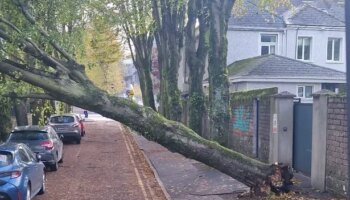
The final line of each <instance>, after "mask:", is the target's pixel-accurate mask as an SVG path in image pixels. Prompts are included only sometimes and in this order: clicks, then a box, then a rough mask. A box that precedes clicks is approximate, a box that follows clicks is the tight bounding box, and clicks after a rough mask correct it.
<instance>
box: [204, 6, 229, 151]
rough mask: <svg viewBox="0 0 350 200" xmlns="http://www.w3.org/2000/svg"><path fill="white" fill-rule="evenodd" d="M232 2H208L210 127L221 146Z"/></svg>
mask: <svg viewBox="0 0 350 200" xmlns="http://www.w3.org/2000/svg"><path fill="white" fill-rule="evenodd" d="M233 3H234V0H211V1H209V10H210V39H209V40H210V50H209V66H208V71H209V85H210V87H209V104H210V105H209V118H210V122H209V126H210V136H211V138H212V139H214V140H216V141H218V142H219V143H220V144H223V145H226V144H227V141H228V134H229V122H230V96H229V82H228V74H227V66H226V57H227V38H226V33H227V27H228V25H227V23H228V19H229V18H230V16H231V10H232V7H233Z"/></svg>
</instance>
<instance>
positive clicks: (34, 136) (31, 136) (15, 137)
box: [8, 131, 49, 141]
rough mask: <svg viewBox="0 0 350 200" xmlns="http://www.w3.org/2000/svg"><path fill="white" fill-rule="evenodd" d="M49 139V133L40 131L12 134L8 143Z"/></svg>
mask: <svg viewBox="0 0 350 200" xmlns="http://www.w3.org/2000/svg"><path fill="white" fill-rule="evenodd" d="M47 139H49V137H48V135H47V132H40V131H19V132H12V133H11V135H10V137H9V139H8V141H20V140H21V141H23V140H27V141H33V140H34V141H35V140H47Z"/></svg>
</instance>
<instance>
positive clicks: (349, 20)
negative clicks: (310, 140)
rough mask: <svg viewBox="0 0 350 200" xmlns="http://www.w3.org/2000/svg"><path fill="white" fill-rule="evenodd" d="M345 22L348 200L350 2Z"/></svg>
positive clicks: (346, 8)
mask: <svg viewBox="0 0 350 200" xmlns="http://www.w3.org/2000/svg"><path fill="white" fill-rule="evenodd" d="M345 22H346V96H347V98H346V99H347V100H346V101H347V102H346V103H347V116H348V117H347V127H348V129H347V136H348V187H347V189H346V194H347V199H348V200H350V192H349V186H350V176H349V174H350V136H349V127H350V118H349V116H350V107H349V105H350V2H349V1H345Z"/></svg>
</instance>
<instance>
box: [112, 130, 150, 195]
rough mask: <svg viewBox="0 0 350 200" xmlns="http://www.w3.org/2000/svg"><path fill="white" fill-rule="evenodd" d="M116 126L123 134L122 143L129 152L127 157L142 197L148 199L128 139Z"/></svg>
mask: <svg viewBox="0 0 350 200" xmlns="http://www.w3.org/2000/svg"><path fill="white" fill-rule="evenodd" d="M118 127H119V130H120V132H121V134H122V136H123V139H124V143H125V145H126V149H127V151H128V154H129V157H130V160H131V164H132V165H133V167H134V171H135V174H136V177H137V182H138V184H139V186H140V187H141V190H142V194H143V197H145V200H148V197H147V193H146V190H145V186H144V185H143V182H142V180H141V177H140V173H139V171H138V169H137V168H136V164H135V160H134V157H133V156H132V154H131V151H130V146H129V144H128V141H127V139H126V137H125V133H124V132H123V129H122V128H121V127H120V125H118Z"/></svg>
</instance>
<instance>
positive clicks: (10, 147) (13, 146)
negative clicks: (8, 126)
mask: <svg viewBox="0 0 350 200" xmlns="http://www.w3.org/2000/svg"><path fill="white" fill-rule="evenodd" d="M20 146H23V144H17V143H11V142H8V143H3V144H0V151H7V152H12V153H13V152H15V151H16V150H17V149H18V148H19V147H20Z"/></svg>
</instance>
